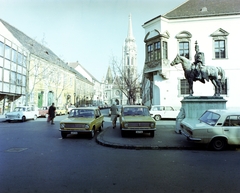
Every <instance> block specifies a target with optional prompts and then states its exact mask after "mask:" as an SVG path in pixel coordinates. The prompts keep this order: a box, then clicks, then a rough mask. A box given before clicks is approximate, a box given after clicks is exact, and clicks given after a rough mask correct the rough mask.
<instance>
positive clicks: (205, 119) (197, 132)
mask: <svg viewBox="0 0 240 193" xmlns="http://www.w3.org/2000/svg"><path fill="white" fill-rule="evenodd" d="M181 127H182V134H183V135H185V136H186V137H187V139H188V140H190V141H193V142H195V143H202V144H208V145H209V147H211V148H212V149H214V150H218V151H219V150H223V149H224V148H225V147H226V145H227V144H229V145H240V111H239V110H233V109H232V110H231V109H229V110H226V109H224V110H221V109H210V110H207V111H206V112H205V113H203V115H202V116H201V117H200V118H199V119H189V118H185V119H184V120H183V121H182V122H181Z"/></svg>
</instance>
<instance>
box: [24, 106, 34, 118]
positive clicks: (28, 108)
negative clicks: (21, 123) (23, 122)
mask: <svg viewBox="0 0 240 193" xmlns="http://www.w3.org/2000/svg"><path fill="white" fill-rule="evenodd" d="M31 112H32V111H31V108H30V107H27V108H26V112H25V116H26V119H32V118H33V117H32V113H31Z"/></svg>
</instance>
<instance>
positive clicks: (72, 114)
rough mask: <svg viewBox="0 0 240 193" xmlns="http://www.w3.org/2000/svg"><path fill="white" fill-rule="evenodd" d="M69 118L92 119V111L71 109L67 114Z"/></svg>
mask: <svg viewBox="0 0 240 193" xmlns="http://www.w3.org/2000/svg"><path fill="white" fill-rule="evenodd" d="M69 117H86V118H93V117H94V111H93V110H88V109H72V110H71V111H70V113H69Z"/></svg>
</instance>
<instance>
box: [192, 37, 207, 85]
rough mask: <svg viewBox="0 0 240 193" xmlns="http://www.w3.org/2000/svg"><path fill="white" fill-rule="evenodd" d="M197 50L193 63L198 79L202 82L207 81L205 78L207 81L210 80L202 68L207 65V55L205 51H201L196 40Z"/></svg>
mask: <svg viewBox="0 0 240 193" xmlns="http://www.w3.org/2000/svg"><path fill="white" fill-rule="evenodd" d="M195 44H196V45H195V51H196V54H195V56H194V60H195V61H194V63H193V68H192V69H194V71H195V73H196V80H199V81H201V82H202V83H205V81H204V79H206V80H207V81H209V79H208V75H207V74H206V73H205V72H203V70H202V68H204V67H205V65H204V64H205V57H204V53H203V52H200V51H199V46H198V44H197V41H196V42H195Z"/></svg>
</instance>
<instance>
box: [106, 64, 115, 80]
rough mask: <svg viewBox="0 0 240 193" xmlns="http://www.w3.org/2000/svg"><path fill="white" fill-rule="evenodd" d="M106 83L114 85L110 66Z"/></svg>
mask: <svg viewBox="0 0 240 193" xmlns="http://www.w3.org/2000/svg"><path fill="white" fill-rule="evenodd" d="M105 83H107V84H112V83H113V76H112V71H111V68H110V66H109V67H108V71H107V75H106V79H105Z"/></svg>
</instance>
